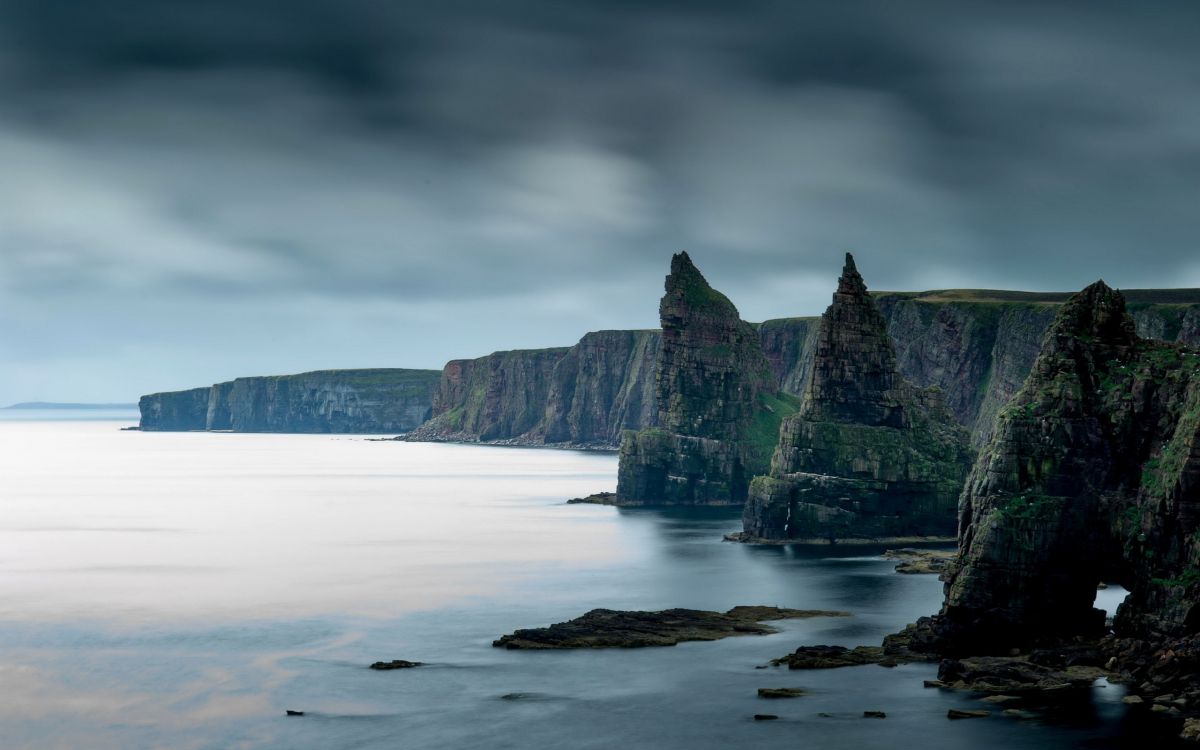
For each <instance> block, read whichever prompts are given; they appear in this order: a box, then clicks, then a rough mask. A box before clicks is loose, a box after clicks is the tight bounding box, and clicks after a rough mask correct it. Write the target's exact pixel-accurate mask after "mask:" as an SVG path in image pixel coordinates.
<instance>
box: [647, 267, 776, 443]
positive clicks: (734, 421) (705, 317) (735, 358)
mask: <svg viewBox="0 0 1200 750" xmlns="http://www.w3.org/2000/svg"><path fill="white" fill-rule="evenodd" d="M664 288H665V294H663V298H662V302H661V303H660V304H659V318H660V320H661V322H662V330H663V345H662V352H661V354H660V355H659V362H658V373H657V376H656V381H655V383H656V391H657V397H658V408H659V418H658V424H659V426H661V427H663V428H664V429H667V430H670V431H671V432H675V433H678V434H680V435H694V436H697V437H707V438H719V439H724V440H733V439H737V436H738V435H739V432H740V430H741V428H742V427H744V426H745V422H746V420H748V419H750V418H751V417H752V415H753V413H754V411H755V409H756V408H757V406H758V397H759V395H760V394H762V393H768V392H772V391H774V390H776V386H775V379H774V377H773V376H772V375H771V367H770V364H769V363H768V362H767V358H766V356H765V355H764V354H763V353H762V347H761V344H760V343H759V338H758V334H757V333H756V332H755V330H754V329H753V328H752V327H751V326H750V325H749V324H748V323H746V322H744V321H743V320H742V319H741V318H740V317H739V316H738V311H737V308H736V307H734V306H733V303H732V302H730V301H729V299H728V298H727V297H726V296H725V295H723V294H721V293H720V292H718V291H717V290H715V289H713V288H712V287H711V286H709V284H708V281H707V280H705V278H704V276H703V275H702V274H701V273H700V271H699V269H697V268H696V266H695V265H694V264H693V263H692V259H691V258H689V257H688V254H687V253H677V254H676V255H675V256H674V257H673V258H672V259H671V273H670V275H668V276H667V278H666V282H665V284H664Z"/></svg>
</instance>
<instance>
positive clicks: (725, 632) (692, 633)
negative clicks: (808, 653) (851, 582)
mask: <svg viewBox="0 0 1200 750" xmlns="http://www.w3.org/2000/svg"><path fill="white" fill-rule="evenodd" d="M848 616H849V613H848V612H834V611H829V610H820V609H785V608H782V607H734V608H733V609H731V610H729V611H728V612H709V611H707V610H702V609H664V610H662V611H659V612H638V611H623V610H612V609H593V610H592V611H591V612H588V613H587V614H585V615H583V616H581V617H576V618H575V619H574V620H568V621H566V622H559V623H555V624H554V625H551V626H549V627H546V628H529V629H526V630H518V631H516V632H513V633H510V634H509V635H505V636H501V637H500V638H498V639H497V640H495V641H493V642H492V645H493V646H495V647H496V648H507V649H535V650H545V649H571V648H644V647H646V646H674V645H675V644H677V643H682V642H684V641H715V640H719V639H721V638H728V637H730V636H735V635H767V634H770V633H774V632H777V631H776V630H775V629H774V628H772V627H769V626H767V625H763V624H762V623H763V622H767V621H770V620H789V619H799V618H809V617H848Z"/></svg>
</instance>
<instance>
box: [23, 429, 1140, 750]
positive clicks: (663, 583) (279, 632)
mask: <svg viewBox="0 0 1200 750" xmlns="http://www.w3.org/2000/svg"><path fill="white" fill-rule="evenodd" d="M117 426H119V425H118V424H116V423H103V422H89V423H80V422H56V423H36V422H22V423H6V424H0V483H2V484H0V507H2V513H0V728H2V729H3V743H2V744H3V746H4V747H28V748H54V747H61V748H79V747H87V748H124V747H163V748H193V747H194V748H235V747H247V748H259V747H271V748H274V747H280V748H392V747H413V748H489V749H493V748H611V747H614V746H623V747H627V748H641V747H656V748H702V747H724V746H753V747H762V748H793V747H796V746H798V745H803V746H807V747H817V748H894V747H895V746H896V745H897V744H904V743H914V742H919V743H921V745H922V746H923V747H926V748H930V749H931V750H932V749H934V748H959V747H974V748H1007V747H1071V746H1087V747H1125V746H1132V744H1133V742H1134V740H1135V739H1136V740H1140V739H1143V738H1141V736H1140V734H1139V732H1140V728H1138V727H1135V726H1132V725H1130V724H1129V723H1128V721H1127V719H1126V718H1125V708H1124V706H1123V705H1122V704H1121V703H1120V700H1119V697H1120V695H1121V693H1120V689H1119V688H1116V687H1107V688H1098V689H1097V690H1096V691H1095V692H1096V694H1097V697H1096V699H1093V700H1088V699H1085V700H1084V701H1082V702H1081V703H1080V705H1078V706H1075V707H1073V708H1072V710H1071V711H1069V712H1067V713H1066V714H1064V715H1062V716H1060V717H1058V718H1055V719H1053V720H1047V721H1037V722H1020V721H1015V720H1007V719H1000V718H995V719H994V720H988V721H986V722H959V723H949V722H947V721H946V719H945V712H946V709H947V708H948V707H951V706H954V707H973V706H974V705H975V704H973V703H972V702H971V700H970V698H969V697H967V696H961V695H955V694H949V693H942V692H939V691H936V690H925V689H923V688H922V687H921V683H922V680H923V679H925V678H928V677H932V676H933V672H934V670H935V668H934V667H933V666H931V665H910V666H905V667H900V668H898V669H893V670H887V669H883V668H879V667H862V668H855V669H851V670H834V671H829V672H819V673H787V672H786V671H785V672H780V671H779V670H774V669H768V670H756V669H754V667H755V666H756V665H762V664H764V663H765V662H766V661H767V660H769V659H770V658H772V657H774V656H779V655H782V654H783V653H786V652H787V651H789V650H791V649H792V648H794V647H795V646H797V645H800V644H802V643H810V644H811V643H842V644H846V645H854V644H858V643H877V642H878V641H879V639H880V638H881V637H882V636H883V635H884V634H885V633H887V632H889V631H891V630H894V629H896V628H898V627H900V626H901V625H903V624H904V623H905V622H908V621H911V620H912V619H915V618H916V617H918V616H920V615H922V614H926V613H929V612H931V611H933V610H934V609H936V607H937V604H938V602H939V600H940V592H941V589H940V584H939V583H938V582H937V581H936V580H935V579H933V578H932V577H928V576H901V575H897V574H894V573H893V572H892V569H891V568H892V564H891V563H888V562H886V561H884V560H881V559H880V558H879V557H877V556H876V555H877V552H878V550H865V551H864V550H853V551H850V550H847V551H841V550H836V549H830V548H796V547H746V546H740V545H735V544H729V543H724V542H722V541H720V539H721V535H722V534H723V533H725V532H727V531H731V530H734V529H736V528H737V526H738V514H737V512H736V511H733V510H719V511H712V510H709V511H698V512H697V511H692V512H688V511H675V512H663V511H651V510H627V511H618V510H616V509H613V508H607V507H595V506H567V505H564V504H563V502H562V501H563V500H564V499H565V498H568V497H574V496H578V495H582V494H586V493H589V492H593V491H596V490H600V489H606V488H607V489H611V488H612V487H613V485H614V483H615V470H616V459H615V456H613V455H611V454H595V453H591V454H589V453H571V452H560V451H547V450H521V449H509V448H487V447H474V446H453V445H422V444H405V443H396V442H372V441H367V440H364V439H362V438H351V437H338V436H314V435H230V434H203V433H185V434H152V433H147V434H139V433H131V432H119V431H118V430H117V429H116V428H117ZM737 604H779V605H784V606H795V607H808V608H828V609H846V610H850V611H852V612H853V613H854V615H855V616H854V617H852V618H831V619H814V620H806V621H795V622H786V623H783V624H782V626H781V629H782V632H781V633H779V634H776V635H772V636H767V637H747V638H734V639H728V640H725V641H720V642H716V643H693V644H683V645H680V646H678V647H675V648H666V649H645V650H637V651H601V652H562V653H526V652H505V651H500V650H497V649H493V648H491V645H490V644H491V641H492V639H493V638H495V637H497V636H499V635H500V634H502V633H505V632H509V631H511V630H513V629H514V628H518V627H527V626H536V625H542V624H547V623H550V622H555V621H558V620H562V619H566V618H569V617H573V616H576V615H578V614H581V613H582V612H584V611H586V610H588V609H590V608H592V607H596V606H605V607H613V608H640V609H648V608H663V607H671V606H686V607H701V608H706V609H725V608H727V607H731V606H734V605H737ZM395 658H403V659H414V660H420V661H425V662H428V663H429V666H427V667H422V668H420V669H415V670H405V671H402V672H385V673H376V672H372V671H371V670H369V669H366V665H367V664H369V663H371V662H373V661H376V660H379V659H395ZM785 685H799V686H803V687H806V688H808V689H809V690H810V694H809V695H808V696H806V697H805V698H803V699H799V700H796V701H787V702H785V704H784V705H780V704H779V703H772V704H771V706H770V710H771V712H772V713H777V714H780V715H781V717H782V718H781V720H780V721H778V722H772V723H770V724H763V723H755V722H753V721H752V720H751V717H752V715H753V714H754V713H757V712H762V711H763V710H764V707H763V705H762V701H760V700H759V699H757V698H756V697H755V691H756V689H757V688H758V687H770V686H785ZM512 694H519V696H518V697H517V698H515V699H514V698H511V697H510V698H504V696H511V695H512ZM285 709H296V710H303V711H305V712H306V715H305V716H303V717H294V718H287V717H285V716H284V715H283V714H284V710H285ZM866 709H872V710H884V711H886V712H887V714H888V719H887V720H886V721H885V722H879V721H874V722H872V721H864V720H862V718H861V716H862V711H863V710H866ZM822 714H828V716H822Z"/></svg>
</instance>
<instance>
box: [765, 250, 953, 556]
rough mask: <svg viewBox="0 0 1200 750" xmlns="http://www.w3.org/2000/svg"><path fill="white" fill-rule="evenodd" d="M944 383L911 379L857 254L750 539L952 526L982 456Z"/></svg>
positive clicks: (897, 533)
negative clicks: (947, 398) (975, 458)
mask: <svg viewBox="0 0 1200 750" xmlns="http://www.w3.org/2000/svg"><path fill="white" fill-rule="evenodd" d="M971 458H972V455H971V451H970V449H969V447H968V435H967V432H966V431H965V430H964V429H963V428H962V427H961V426H959V425H958V424H957V423H956V422H955V421H954V419H953V417H952V416H951V414H950V413H949V411H948V410H947V409H946V407H945V405H944V403H943V401H942V399H941V394H940V393H939V392H938V391H937V390H936V389H929V390H924V389H918V388H916V387H914V386H912V385H910V384H909V383H907V382H906V381H905V380H904V379H903V378H902V377H901V376H900V373H899V371H898V368H897V365H896V355H895V351H894V349H893V345H892V341H891V339H890V337H889V336H888V334H887V327H886V323H885V321H884V318H883V316H882V315H881V314H880V313H879V310H878V308H877V307H876V305H875V301H874V300H873V299H872V298H871V296H870V295H869V294H867V289H866V285H865V284H864V283H863V280H862V276H861V275H859V273H858V269H857V268H856V267H855V265H854V259H853V258H852V257H850V255H847V256H846V266H845V269H844V270H843V271H842V276H841V278H840V279H839V280H838V289H837V292H836V293H835V294H834V296H833V304H831V305H830V306H829V309H828V310H827V311H826V312H825V315H824V316H823V317H822V320H821V324H820V332H819V334H818V338H817V348H816V356H815V359H814V363H813V367H812V374H811V377H810V378H809V381H808V386H807V389H806V391H805V393H804V399H803V402H802V405H801V407H800V410H799V412H798V413H797V414H795V415H793V416H791V417H788V418H787V419H786V420H784V422H783V428H782V430H781V432H780V436H779V444H778V447H777V448H776V450H775V454H774V458H773V459H772V461H771V473H770V476H761V477H757V478H755V480H754V483H753V485H752V487H751V492H750V499H749V501H748V502H747V503H746V510H745V514H744V518H743V527H744V532H745V535H746V538H748V539H768V540H779V539H836V538H846V537H853V538H862V537H868V538H874V537H902V536H928V535H939V534H941V535H950V534H953V532H954V528H955V508H956V504H957V498H958V493H959V490H960V489H961V487H962V482H963V479H964V478H965V476H966V471H967V469H968V467H969V465H970V462H971Z"/></svg>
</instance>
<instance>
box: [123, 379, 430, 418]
mask: <svg viewBox="0 0 1200 750" xmlns="http://www.w3.org/2000/svg"><path fill="white" fill-rule="evenodd" d="M438 376H439V373H438V372H437V371H436V370H403V369H378V370H322V371H317V372H306V373H301V374H298V375H279V376H270V377H249V378H238V379H236V380H232V381H229V382H226V383H218V384H216V385H214V386H211V387H210V388H196V389H193V390H190V391H179V392H175V393H158V394H152V395H149V396H143V397H142V399H141V401H140V402H139V407H140V408H141V413H142V421H141V429H143V430H146V431H167V430H231V431H234V432H318V433H322V432H329V433H335V432H336V433H393V432H407V431H408V430H411V429H413V428H414V427H417V426H418V425H420V424H421V423H423V422H424V421H425V420H427V419H428V418H429V414H430V410H431V406H432V401H433V391H434V389H435V387H436V386H437V383H438ZM164 415H165V416H164Z"/></svg>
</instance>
